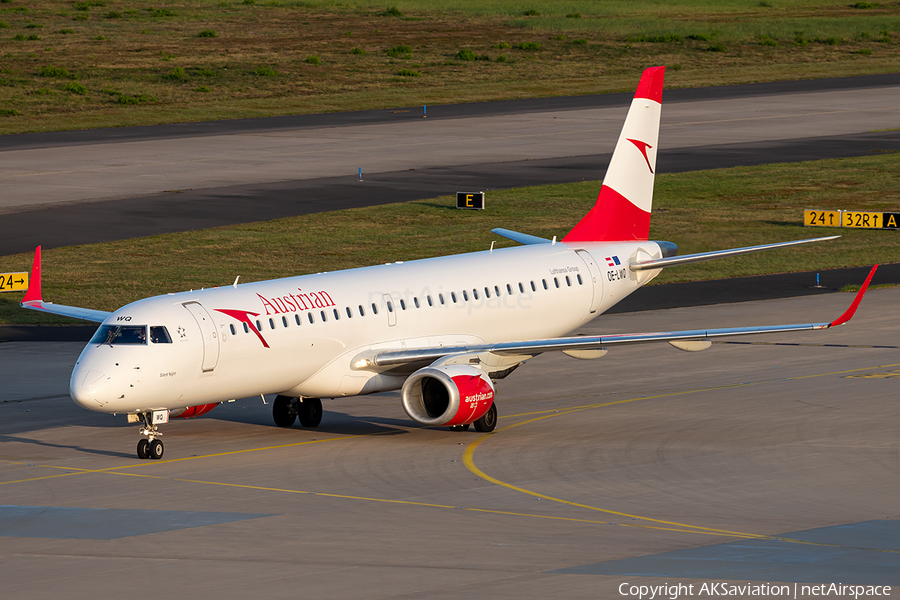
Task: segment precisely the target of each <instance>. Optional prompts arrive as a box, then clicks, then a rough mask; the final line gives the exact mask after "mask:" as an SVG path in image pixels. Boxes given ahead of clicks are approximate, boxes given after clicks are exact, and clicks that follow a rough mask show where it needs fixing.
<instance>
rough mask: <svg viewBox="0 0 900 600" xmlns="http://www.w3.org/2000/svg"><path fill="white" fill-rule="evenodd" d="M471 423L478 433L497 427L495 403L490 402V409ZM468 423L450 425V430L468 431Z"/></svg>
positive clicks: (488, 431)
mask: <svg viewBox="0 0 900 600" xmlns="http://www.w3.org/2000/svg"><path fill="white" fill-rule="evenodd" d="M472 425H474V426H475V431H477V432H479V433H490V432H491V431H493V430H494V428H495V427H497V405H496V404H491V408H490V410H488V411H487V412H486V413H484V416H483V417H481V418H480V419H478V420H477V421H473V422H472ZM468 430H469V424H468V423H466V424H465V425H451V426H450V431H468Z"/></svg>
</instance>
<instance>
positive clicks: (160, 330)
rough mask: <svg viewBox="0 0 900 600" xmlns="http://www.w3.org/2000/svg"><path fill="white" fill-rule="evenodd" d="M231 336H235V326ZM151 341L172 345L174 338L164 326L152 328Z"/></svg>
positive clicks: (232, 327) (232, 328)
mask: <svg viewBox="0 0 900 600" xmlns="http://www.w3.org/2000/svg"><path fill="white" fill-rule="evenodd" d="M231 335H234V325H232V326H231ZM150 341H151V342H153V343H154V344H171V343H172V338H171V336H169V330H168V329H166V328H165V327H163V326H162V325H157V326H155V327H151V328H150Z"/></svg>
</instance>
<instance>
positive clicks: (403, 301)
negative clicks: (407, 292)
mask: <svg viewBox="0 0 900 600" xmlns="http://www.w3.org/2000/svg"><path fill="white" fill-rule="evenodd" d="M400 308H401V309H403V310H406V300H404V299H403V298H400Z"/></svg>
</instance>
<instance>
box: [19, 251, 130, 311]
mask: <svg viewBox="0 0 900 600" xmlns="http://www.w3.org/2000/svg"><path fill="white" fill-rule="evenodd" d="M21 306H22V308H29V309H31V310H37V311H40V312H45V313H50V314H53V315H60V316H63V317H72V318H73V319H81V320H82V321H93V322H94V323H102V322H103V321H105V320H106V317H108V316H109V315H111V314H112V313H109V312H105V311H102V310H93V309H90V308H79V307H77V306H65V305H62V304H53V303H52V302H44V300H43V298H41V247H40V246H38V247H37V248H35V250H34V265H33V266H32V267H31V277H30V278H29V282H28V291H27V292H25V297H24V298H22V302H21Z"/></svg>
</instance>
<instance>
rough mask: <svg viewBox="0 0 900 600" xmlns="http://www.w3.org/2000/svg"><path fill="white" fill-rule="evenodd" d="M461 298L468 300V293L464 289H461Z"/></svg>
mask: <svg viewBox="0 0 900 600" xmlns="http://www.w3.org/2000/svg"><path fill="white" fill-rule="evenodd" d="M463 300H465V301H466V302H468V301H469V294H467V293H466V290H463Z"/></svg>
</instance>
